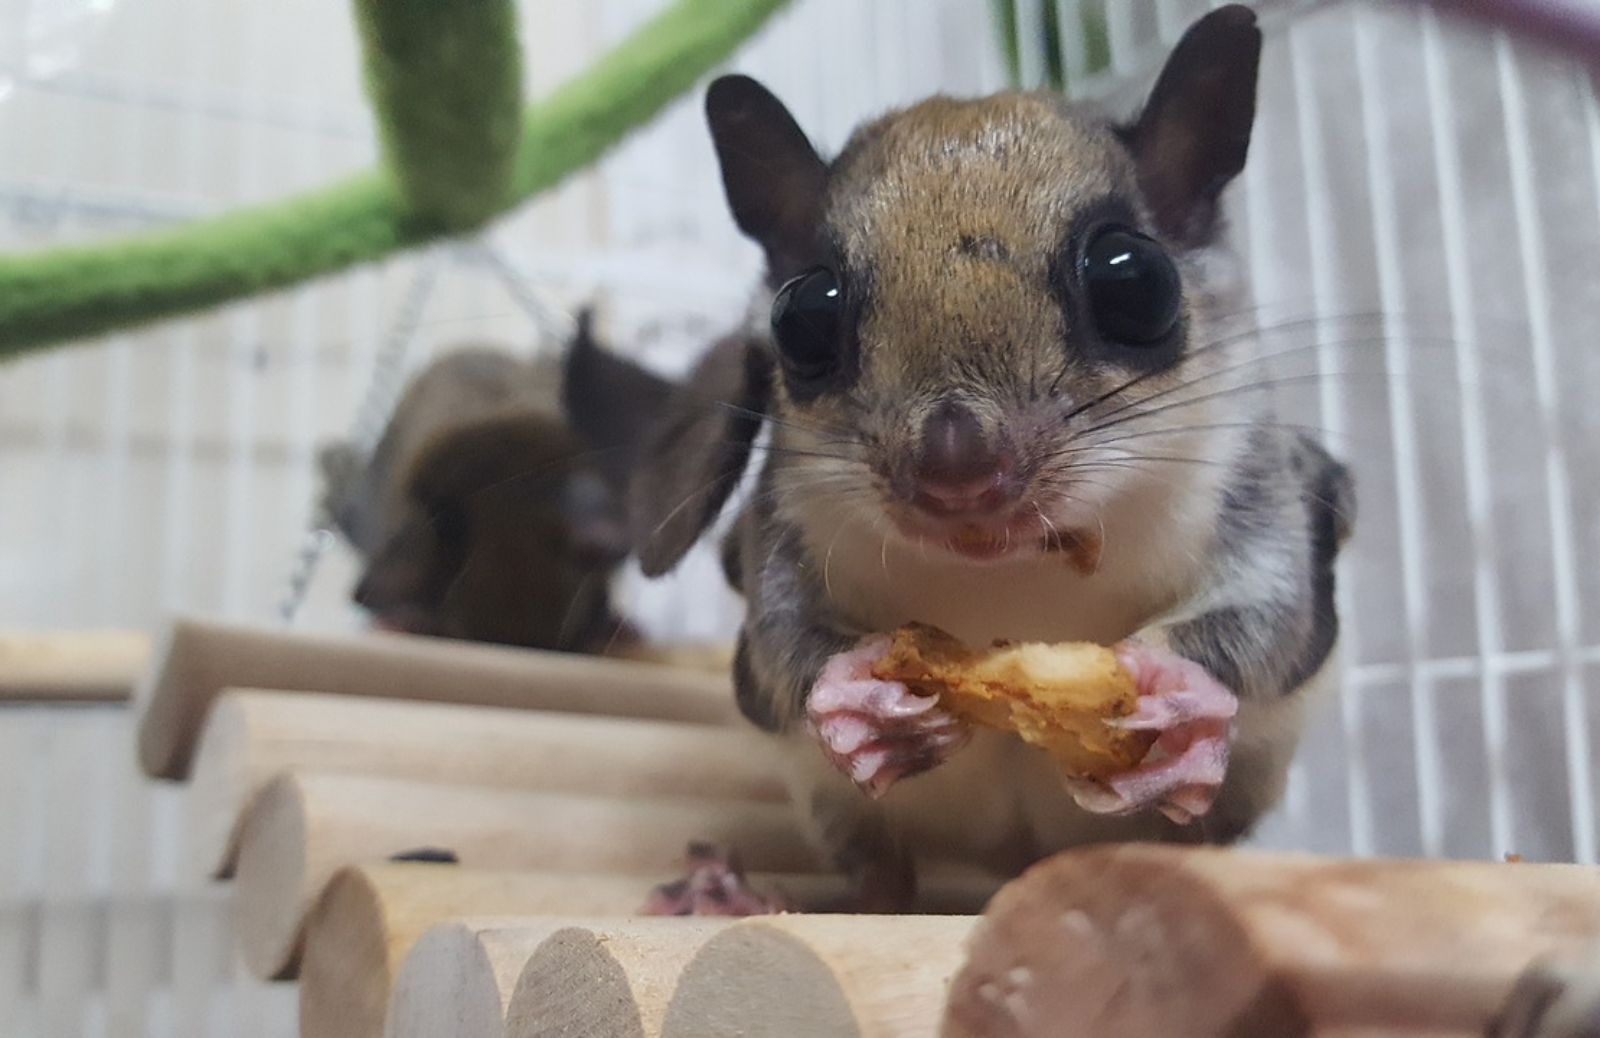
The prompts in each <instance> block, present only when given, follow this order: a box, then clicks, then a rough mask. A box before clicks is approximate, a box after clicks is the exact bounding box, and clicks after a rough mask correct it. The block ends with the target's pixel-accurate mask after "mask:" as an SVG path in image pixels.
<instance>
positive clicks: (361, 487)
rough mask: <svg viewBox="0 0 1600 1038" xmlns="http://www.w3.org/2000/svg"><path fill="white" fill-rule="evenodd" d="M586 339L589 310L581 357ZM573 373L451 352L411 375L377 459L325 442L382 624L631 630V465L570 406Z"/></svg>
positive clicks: (601, 644) (542, 633) (532, 636)
mask: <svg viewBox="0 0 1600 1038" xmlns="http://www.w3.org/2000/svg"><path fill="white" fill-rule="evenodd" d="M590 352H591V346H590V337H589V324H588V320H587V317H585V319H583V320H580V322H579V334H578V336H577V339H576V340H575V341H574V343H573V345H572V349H571V356H572V357H573V358H577V359H578V360H579V362H580V363H588V357H589V355H590ZM594 377H598V378H602V379H604V378H607V377H609V376H608V374H607V373H606V372H600V373H598V374H597V375H596V376H594ZM634 377H636V378H648V377H649V376H645V375H643V374H642V373H640V374H638V375H637V376H634ZM563 380H564V372H563V370H561V369H560V368H558V366H557V365H556V364H555V363H554V362H549V361H531V360H525V359H521V358H517V357H514V356H512V355H510V354H508V353H505V352H503V351H500V350H498V349H493V348H487V347H470V348H463V349H458V350H454V351H452V352H450V353H448V354H446V355H445V356H444V357H442V358H441V359H439V360H437V361H435V362H434V363H433V364H431V365H430V366H429V367H427V368H426V369H424V370H423V371H422V372H420V373H419V374H418V375H417V376H416V377H415V378H414V379H413V380H412V381H411V382H410V384H409V385H408V386H407V388H406V390H405V392H404V393H403V394H402V396H401V399H400V401H399V402H398V404H397V405H396V407H395V410H394V414H393V416H392V417H391V419H390V421H389V424H388V425H387V427H386V428H385V430H384V433H383V436H382V438H381V439H380V440H379V442H378V444H377V447H376V448H375V449H374V451H373V453H372V456H371V457H370V458H369V459H362V458H360V457H359V456H358V454H357V453H356V452H355V451H354V450H353V449H352V448H351V447H349V446H347V445H336V446H333V447H330V448H327V449H325V450H324V452H323V455H322V468H323V473H324V482H325V484H326V494H327V498H326V504H327V506H328V509H329V511H330V513H331V514H332V515H333V517H334V521H335V524H336V525H337V527H338V528H339V530H340V531H341V532H342V533H343V534H344V535H345V536H346V537H347V538H348V539H349V541H350V543H351V544H352V545H353V546H354V547H355V548H356V550H357V551H358V552H360V553H361V554H362V555H363V556H364V557H365V559H366V561H367V566H366V570H365V572H364V574H363V575H362V577H361V580H360V583H359V584H358V586H357V587H356V589H355V592H354V595H353V597H354V598H355V600H356V602H357V603H358V604H360V605H362V606H363V607H365V608H366V609H368V610H369V611H370V612H371V613H372V614H373V616H374V618H375V620H376V622H377V624H378V625H379V626H382V627H386V628H389V629H393V630H399V631H407V632H411V633H418V634H432V635H441V636H447V637H454V638H465V639H469V640H474V641H488V642H498V643H502V644H509V645H522V646H530V647H534V648H543V649H565V650H573V651H580V652H599V651H602V650H603V649H606V648H609V647H613V646H614V645H616V644H617V643H618V641H619V639H620V640H621V641H623V642H626V641H628V640H629V637H630V632H628V631H627V629H626V628H625V627H624V626H623V625H622V623H621V621H619V620H618V618H617V617H616V615H615V614H614V613H613V611H612V608H611V600H610V591H609V580H610V578H611V576H612V574H613V573H614V572H615V570H616V567H617V566H618V565H619V564H620V562H621V561H622V560H623V558H625V556H626V554H627V550H628V541H627V529H626V525H625V522H624V519H623V514H622V505H621V493H620V484H619V483H618V482H617V481H618V480H621V479H622V478H623V476H622V475H621V474H620V471H611V470H607V469H605V468H603V467H602V465H601V462H600V459H601V458H602V457H603V456H602V455H600V454H598V453H596V452H595V450H594V448H595V446H596V445H595V444H594V443H593V442H592V441H591V440H589V439H588V438H586V437H584V436H583V435H582V434H581V432H579V431H575V430H574V428H572V427H571V424H570V423H569V422H568V421H567V420H566V419H565V418H564V417H563V415H562V404H561V401H560V396H561V392H562V387H563ZM616 388H617V389H618V390H619V391H621V390H627V389H630V388H631V386H619V387H616Z"/></svg>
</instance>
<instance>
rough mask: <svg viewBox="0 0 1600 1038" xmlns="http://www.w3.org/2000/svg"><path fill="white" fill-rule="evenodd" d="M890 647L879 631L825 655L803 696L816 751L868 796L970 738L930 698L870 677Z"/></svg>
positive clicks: (964, 727) (922, 768)
mask: <svg viewBox="0 0 1600 1038" xmlns="http://www.w3.org/2000/svg"><path fill="white" fill-rule="evenodd" d="M889 644H890V640H889V638H888V637H886V636H884V635H869V636H868V637H866V638H863V639H862V640H861V641H860V642H859V643H857V645H856V647H855V648H853V649H850V650H848V651H846V652H841V653H839V654H838V655H836V656H833V657H832V658H830V659H829V660H828V662H827V663H826V664H825V665H824V666H823V668H822V673H821V674H819V675H818V676H817V681H816V684H814V685H812V686H811V696H810V698H809V699H807V700H806V716H807V720H808V722H809V724H810V727H811V730H812V731H813V732H814V733H815V734H816V736H817V741H818V742H820V743H821V744H822V752H823V753H825V754H827V756H828V759H829V760H830V761H832V762H833V764H834V767H836V768H838V769H839V770H840V771H842V772H844V773H845V774H846V775H848V776H850V778H851V780H852V781H854V782H855V784H856V785H857V786H859V787H860V788H861V789H862V790H863V791H865V792H866V793H867V794H868V795H869V796H872V797H879V796H882V795H883V794H884V793H886V792H888V790H889V787H890V786H892V785H894V784H895V783H896V782H898V781H900V780H901V779H903V778H906V777H908V776H910V775H915V774H918V773H919V772H923V771H927V770H928V769H929V768H932V767H934V766H936V765H938V764H940V763H942V762H944V761H945V760H948V759H949V757H950V755H951V754H953V753H955V752H956V750H958V749H960V748H961V747H962V746H963V745H964V744H965V743H966V741H967V740H968V739H969V738H970V737H971V735H972V732H971V730H970V729H969V728H968V727H967V725H966V724H965V723H964V722H962V721H960V720H958V719H957V718H956V717H954V716H953V715H951V714H949V713H947V712H946V711H944V710H941V709H940V708H939V705H938V700H937V699H936V698H935V697H933V696H919V695H916V694H915V693H913V692H912V691H911V690H910V689H908V688H906V686H905V685H903V684H901V683H900V682H898V681H880V680H878V679H877V678H875V677H873V676H872V665H873V664H874V663H875V662H877V661H878V660H879V659H881V658H882V657H883V655H884V653H885V652H887V651H888V649H889Z"/></svg>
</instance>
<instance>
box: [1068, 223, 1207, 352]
mask: <svg viewBox="0 0 1600 1038" xmlns="http://www.w3.org/2000/svg"><path fill="white" fill-rule="evenodd" d="M1083 287H1084V290H1085V291H1086V292H1087V293H1088V296H1089V313H1090V315H1091V316H1092V317H1093V318H1094V323H1095V327H1096V328H1098V329H1099V331H1100V334H1101V335H1102V336H1104V337H1105V338H1107V339H1109V340H1111V341H1112V342H1118V343H1122V344H1124V345H1127V346H1150V345H1154V344H1155V343H1158V342H1160V341H1162V340H1163V339H1165V338H1166V337H1167V334H1168V333H1169V332H1171V331H1172V327H1173V325H1175V324H1177V323H1178V312H1179V310H1180V309H1181V308H1182V305H1183V290H1182V286H1181V284H1180V283H1179V281H1178V269H1177V268H1176V267H1174V266H1173V265H1172V260H1171V259H1170V258H1168V256H1167V254H1166V252H1165V251H1163V250H1162V248H1161V246H1160V245H1157V244H1156V243H1155V242H1153V241H1151V240H1150V239H1149V238H1146V237H1145V236H1144V235H1142V234H1136V233H1134V232H1133V231H1127V230H1122V229H1120V228H1113V229H1111V230H1107V231H1102V232H1101V233H1100V236H1099V237H1097V238H1095V239H1094V241H1092V242H1090V243H1089V248H1088V250H1087V251H1086V252H1085V253H1084V256H1083Z"/></svg>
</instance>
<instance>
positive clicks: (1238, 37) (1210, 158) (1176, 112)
mask: <svg viewBox="0 0 1600 1038" xmlns="http://www.w3.org/2000/svg"><path fill="white" fill-rule="evenodd" d="M1260 61H1261V30H1260V29H1259V28H1258V27H1257V26H1256V16H1255V12H1254V11H1252V10H1250V8H1248V7H1245V6H1243V5H1242V4H1230V5H1228V6H1226V7H1219V8H1218V9H1217V10H1215V11H1212V12H1211V13H1210V14H1208V15H1206V16H1205V17H1204V18H1201V19H1200V20H1199V21H1197V22H1195V23H1194V25H1192V26H1190V27H1189V31H1188V32H1186V33H1184V36H1183V39H1181V40H1179V41H1178V45H1177V47H1175V48H1174V49H1173V51H1172V55H1171V57H1169V58H1168V59H1167V64H1166V66H1165V67H1164V68H1163V69H1162V70H1161V77H1160V78H1159V79H1157V80H1156V85H1155V88H1154V89H1153V90H1151V92H1150V98H1149V100H1148V101H1146V102H1145V106H1144V110H1143V111H1142V112H1141V113H1140V114H1139V118H1138V119H1137V120H1136V121H1135V122H1134V123H1133V124H1132V125H1131V126H1127V127H1124V128H1123V129H1122V131H1121V135H1122V139H1123V140H1124V141H1125V142H1126V143H1127V146H1128V150H1129V151H1131V152H1132V153H1133V157H1134V161H1135V162H1136V163H1137V165H1138V170H1139V187H1140V189H1141V190H1142V192H1143V193H1144V197H1145V201H1146V202H1147V203H1148V204H1149V206H1150V211H1151V213H1152V214H1153V215H1154V217H1155V220H1156V226H1157V227H1158V228H1159V229H1160V230H1161V233H1162V234H1163V235H1165V236H1166V237H1167V238H1169V239H1171V240H1172V241H1174V242H1177V243H1178V244H1180V245H1185V246H1196V245H1203V244H1205V243H1206V242H1207V241H1209V240H1210V238H1211V236H1212V233H1213V231H1214V230H1215V227H1216V219H1217V197H1218V196H1219V195H1220V194H1221V193H1222V189H1223V188H1224V187H1226V186H1227V185H1228V182H1229V181H1230V180H1232V179H1233V178H1234V177H1235V176H1237V175H1238V173H1239V171H1240V170H1242V169H1244V163H1245V157H1246V156H1247V155H1248V154H1249V151H1250V131H1251V128H1252V126H1253V124H1254V123H1255V115H1256V73H1257V69H1258V67H1259V65H1260Z"/></svg>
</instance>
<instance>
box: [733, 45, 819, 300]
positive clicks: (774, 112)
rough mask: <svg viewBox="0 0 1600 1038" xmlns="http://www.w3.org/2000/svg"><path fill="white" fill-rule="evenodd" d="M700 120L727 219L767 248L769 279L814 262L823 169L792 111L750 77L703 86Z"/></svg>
mask: <svg viewBox="0 0 1600 1038" xmlns="http://www.w3.org/2000/svg"><path fill="white" fill-rule="evenodd" d="M706 122H707V123H708V124H710V127H711V141H712V143H713V144H714V145H715V146H716V149H717V161H718V163H720V164H721V166H722V186H723V189H724V190H725V191H726V192H727V196H728V208H730V209H731V210H732V211H733V219H734V222H735V223H737V224H738V225H739V229H740V230H741V231H743V232H744V233H745V234H746V235H748V236H750V237H751V238H753V239H755V241H757V242H758V243H760V245H761V247H762V248H763V249H765V250H766V253H767V268H768V272H769V274H770V275H771V277H772V279H773V280H774V281H775V282H779V281H786V280H788V279H789V278H790V277H793V276H794V275H795V274H798V273H799V272H800V271H802V270H804V269H805V268H807V267H809V266H813V265H814V264H816V263H818V262H820V259H821V256H822V250H821V248H820V245H819V243H820V240H821V239H820V235H821V230H822V206H823V198H824V195H825V194H826V191H827V185H828V166H827V163H825V162H823V161H822V157H821V156H820V155H818V154H817V151H816V149H815V148H813V147H812V146H811V142H810V141H809V140H807V139H806V135H805V132H804V131H802V130H801V129H800V125H799V124H798V123H796V122H795V121H794V116H792V115H790V114H789V110H788V109H787V108H785V107H784V106H783V102H782V101H779V100H778V99H777V98H776V97H774V96H773V94H772V92H771V91H769V90H768V89H767V88H766V87H764V86H762V85H761V84H760V83H757V82H756V81H755V80H753V79H751V78H750V77H749V76H723V77H722V78H721V79H718V80H716V81H715V82H713V83H712V84H711V87H710V88H709V89H708V90H707V91H706Z"/></svg>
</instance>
